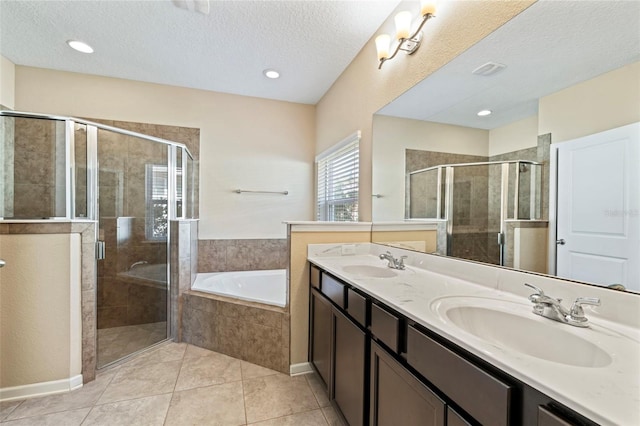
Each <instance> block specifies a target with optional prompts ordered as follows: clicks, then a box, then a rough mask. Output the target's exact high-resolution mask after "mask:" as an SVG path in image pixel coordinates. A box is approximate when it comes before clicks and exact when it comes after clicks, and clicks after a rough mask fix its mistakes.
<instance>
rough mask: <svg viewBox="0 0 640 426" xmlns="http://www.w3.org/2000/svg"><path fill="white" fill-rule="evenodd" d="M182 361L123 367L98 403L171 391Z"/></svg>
mask: <svg viewBox="0 0 640 426" xmlns="http://www.w3.org/2000/svg"><path fill="white" fill-rule="evenodd" d="M181 363H182V362H181V361H170V362H161V363H158V364H153V365H141V366H137V367H124V366H123V367H121V368H120V369H119V370H118V372H117V373H116V377H114V378H113V380H112V381H111V383H110V384H109V386H107V389H106V390H105V391H104V393H103V394H102V396H101V397H100V399H99V400H98V404H106V403H109V402H116V401H124V400H127V399H135V398H143V397H146V396H152V395H161V394H164V393H170V392H172V391H173V388H174V387H175V384H176V381H177V379H178V373H179V372H180V365H181Z"/></svg>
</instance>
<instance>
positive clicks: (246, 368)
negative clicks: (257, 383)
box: [242, 361, 282, 380]
mask: <svg viewBox="0 0 640 426" xmlns="http://www.w3.org/2000/svg"><path fill="white" fill-rule="evenodd" d="M273 374H282V373H280V372H279V371H276V370H271V369H270V368H266V367H262V366H261V365H257V364H252V363H250V362H247V361H242V378H243V379H244V380H246V379H254V378H256V377H265V376H271V375H273Z"/></svg>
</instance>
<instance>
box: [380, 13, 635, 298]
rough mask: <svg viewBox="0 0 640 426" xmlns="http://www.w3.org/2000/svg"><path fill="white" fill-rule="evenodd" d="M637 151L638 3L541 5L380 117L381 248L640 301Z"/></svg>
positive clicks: (430, 78)
mask: <svg viewBox="0 0 640 426" xmlns="http://www.w3.org/2000/svg"><path fill="white" fill-rule="evenodd" d="M399 77H400V76H399ZM482 110H488V111H490V112H491V113H490V114H489V115H484V116H482V115H481V114H480V115H479V114H478V113H479V112H480V111H482ZM639 140H640V2H635V1H633V2H610V1H590V2H584V1H561V2H556V1H539V2H537V3H535V4H533V5H532V6H531V7H529V8H528V9H526V10H525V11H523V12H522V13H521V14H519V15H518V16H516V17H515V18H514V19H512V20H511V21H509V22H507V23H506V24H505V25H503V26H502V27H501V28H499V29H498V30H496V31H495V32H493V33H492V34H490V35H489V36H487V37H486V38H485V39H483V40H481V41H480V42H478V43H477V44H476V45H474V46H473V47H471V48H470V49H469V50H467V51H466V52H464V53H463V54H461V55H460V56H458V57H457V58H455V59H454V60H453V61H451V62H450V63H449V64H447V65H445V66H444V67H442V68H441V69H440V70H438V71H437V72H435V73H434V74H432V75H431V76H429V77H428V78H426V79H425V80H423V81H422V82H420V83H418V84H417V85H416V86H414V87H413V88H412V89H410V90H408V91H407V92H406V93H404V94H403V95H401V96H400V97H399V98H397V99H396V100H394V101H393V102H391V103H390V104H388V105H386V106H385V107H383V108H382V109H381V110H380V111H378V113H376V114H375V115H374V118H373V148H372V150H373V182H372V189H373V197H374V198H373V209H372V217H373V222H374V225H373V241H374V242H380V243H383V244H390V245H394V246H397V247H404V248H413V249H416V250H420V251H426V252H430V253H438V254H441V255H448V256H454V257H458V258H463V259H469V260H474V261H480V262H486V263H491V264H495V265H501V266H506V267H512V268H517V269H520V270H524V271H530V272H536V273H543V274H551V275H557V276H560V277H563V278H568V279H572V280H575V281H579V282H585V283H590V284H598V285H602V286H612V287H614V288H618V289H619V288H620V286H619V285H618V284H622V285H624V287H625V288H626V289H627V290H630V291H635V292H640V266H639V263H640V210H639V209H640V205H639V204H640V200H639V199H640V174H639V172H638V169H640V148H639V145H640V142H639ZM407 220H409V222H410V223H411V224H410V225H407ZM394 224H395V225H394ZM396 225H397V226H396ZM408 226H410V227H411V228H407V227H408ZM403 229H404V231H403ZM412 229H414V230H415V229H420V232H421V234H420V235H419V236H417V237H415V238H413V237H412V235H411V230H412ZM428 230H430V231H431V233H432V235H431V236H430V237H425V236H424V233H425V232H426V231H428ZM422 241H426V243H424V244H423V243H422Z"/></svg>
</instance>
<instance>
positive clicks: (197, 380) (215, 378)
mask: <svg viewBox="0 0 640 426" xmlns="http://www.w3.org/2000/svg"><path fill="white" fill-rule="evenodd" d="M239 380H242V374H241V372H240V360H238V359H235V358H231V357H230V356H226V355H223V354H219V353H215V352H209V354H208V355H206V356H201V357H193V358H186V359H185V360H184V361H183V362H182V368H181V369H180V375H179V376H178V383H176V388H175V390H176V391H181V390H186V389H193V388H198V387H203V386H211V385H219V384H222V383H228V382H234V381H239Z"/></svg>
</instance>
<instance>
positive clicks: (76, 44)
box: [67, 40, 93, 53]
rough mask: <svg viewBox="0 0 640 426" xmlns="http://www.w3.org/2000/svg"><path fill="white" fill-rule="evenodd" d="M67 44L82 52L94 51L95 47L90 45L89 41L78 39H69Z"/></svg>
mask: <svg viewBox="0 0 640 426" xmlns="http://www.w3.org/2000/svg"><path fill="white" fill-rule="evenodd" d="M67 44H68V45H69V47H70V48H72V49H74V50H77V51H78V52H82V53H93V47H91V46H89V45H88V44H87V43H83V42H81V41H78V40H69V41H67Z"/></svg>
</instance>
